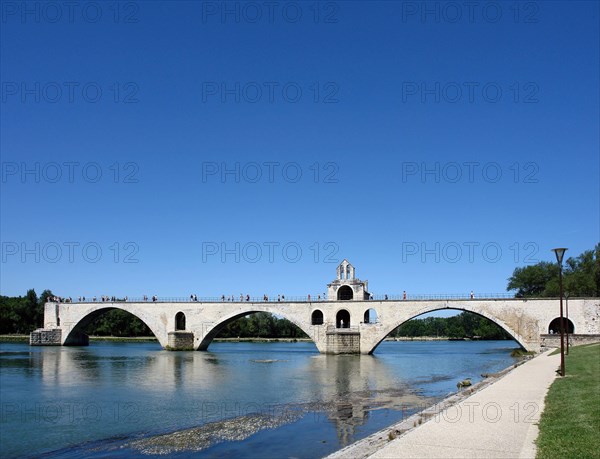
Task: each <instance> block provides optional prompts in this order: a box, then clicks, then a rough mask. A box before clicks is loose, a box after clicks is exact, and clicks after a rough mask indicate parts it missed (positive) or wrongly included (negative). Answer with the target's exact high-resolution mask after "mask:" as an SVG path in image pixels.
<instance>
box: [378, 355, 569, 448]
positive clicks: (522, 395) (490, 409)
mask: <svg viewBox="0 0 600 459" xmlns="http://www.w3.org/2000/svg"><path fill="white" fill-rule="evenodd" d="M550 352H551V351H547V352H545V353H544V354H541V355H540V356H538V357H536V358H534V359H532V360H530V361H528V362H526V363H525V364H523V365H521V366H519V367H518V368H516V369H514V370H513V371H511V372H510V373H509V374H507V375H506V376H504V377H503V378H501V379H500V380H498V381H497V382H495V383H493V384H492V385H490V386H488V387H485V388H483V389H481V390H480V391H479V392H476V393H475V394H473V395H472V396H471V397H468V398H466V399H465V400H463V401H462V402H460V403H458V404H457V405H454V406H451V407H449V408H447V409H446V410H444V411H442V412H441V413H439V414H437V415H436V416H434V417H433V418H431V419H430V420H429V421H427V422H424V423H423V425H421V426H419V427H418V428H417V429H414V430H411V431H409V432H408V433H406V434H405V435H404V436H402V437H399V438H397V439H395V440H392V441H391V442H390V443H388V444H387V445H386V446H384V447H383V448H382V449H380V450H379V451H377V452H376V453H375V454H373V455H372V456H370V458H373V459H375V458H378V459H384V458H385V459H399V458H436V459H437V458H534V457H535V453H536V447H535V444H534V441H535V439H536V438H537V435H538V427H537V423H538V422H539V419H540V415H541V413H542V411H543V409H544V398H545V396H546V393H547V392H548V388H549V387H550V384H552V382H553V381H554V379H555V377H556V369H557V368H558V366H559V365H560V355H553V356H550V355H548V354H549V353H550Z"/></svg>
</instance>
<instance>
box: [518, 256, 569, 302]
mask: <svg viewBox="0 0 600 459" xmlns="http://www.w3.org/2000/svg"><path fill="white" fill-rule="evenodd" d="M554 278H556V280H557V281H558V266H557V265H556V263H549V262H547V261H541V262H539V263H537V264H535V265H531V266H526V267H524V268H515V270H514V272H513V275H512V276H511V277H510V278H509V279H508V286H507V287H506V290H516V291H517V292H516V293H515V297H516V298H526V297H540V296H546V295H544V291H545V290H546V285H547V284H548V283H549V282H550V281H551V280H552V279H554Z"/></svg>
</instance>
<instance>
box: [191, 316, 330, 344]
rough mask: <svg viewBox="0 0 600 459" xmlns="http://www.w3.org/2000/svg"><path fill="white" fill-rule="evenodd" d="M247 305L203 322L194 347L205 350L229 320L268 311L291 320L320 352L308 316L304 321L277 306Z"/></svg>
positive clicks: (315, 333)
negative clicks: (217, 318)
mask: <svg viewBox="0 0 600 459" xmlns="http://www.w3.org/2000/svg"><path fill="white" fill-rule="evenodd" d="M249 306H250V307H249V308H248V309H247V310H244V311H237V312H235V313H233V314H229V315H227V316H224V317H223V318H220V319H219V321H218V322H216V323H211V324H203V328H204V329H203V330H202V331H201V333H200V334H199V335H198V336H202V339H201V341H200V344H199V345H198V346H197V347H196V349H197V350H199V351H205V350H207V349H208V346H209V345H210V343H211V342H212V341H213V340H214V339H215V337H216V336H217V335H218V334H219V332H220V331H221V330H222V329H223V328H224V327H225V326H227V325H228V324H230V323H231V322H234V321H236V320H237V319H240V318H242V317H244V316H247V315H249V314H255V313H257V312H268V313H270V314H275V315H278V316H281V317H283V318H284V319H286V320H289V321H290V322H292V323H293V324H294V325H296V326H297V327H298V328H299V329H300V330H302V331H303V332H304V333H306V334H307V335H308V337H309V338H310V339H311V340H312V341H313V342H314V343H315V346H317V349H318V350H319V351H321V352H322V350H321V349H320V342H319V340H318V331H316V329H315V328H314V327H313V326H312V325H310V318H309V317H307V318H306V319H307V320H306V321H302V320H300V319H298V318H297V317H296V316H295V315H294V314H290V313H288V312H286V311H285V310H282V309H279V308H272V307H261V306H259V305H256V304H254V305H249ZM315 325H318V324H315ZM318 328H320V327H318Z"/></svg>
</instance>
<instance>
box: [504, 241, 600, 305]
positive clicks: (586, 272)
mask: <svg viewBox="0 0 600 459" xmlns="http://www.w3.org/2000/svg"><path fill="white" fill-rule="evenodd" d="M563 287H564V291H565V293H568V294H569V295H570V296H572V297H575V296H578V297H598V296H600V244H597V245H596V247H595V248H594V250H587V251H585V252H583V253H582V254H581V255H579V256H577V257H570V258H568V259H567V261H566V262H565V264H564V267H563ZM506 290H509V291H510V290H516V293H515V297H517V298H527V297H557V296H559V295H560V279H559V269H558V264H557V263H550V262H547V261H542V262H540V263H537V264H535V265H531V266H526V267H522V268H516V269H515V270H514V272H513V275H512V276H511V277H510V278H509V279H508V286H507V287H506Z"/></svg>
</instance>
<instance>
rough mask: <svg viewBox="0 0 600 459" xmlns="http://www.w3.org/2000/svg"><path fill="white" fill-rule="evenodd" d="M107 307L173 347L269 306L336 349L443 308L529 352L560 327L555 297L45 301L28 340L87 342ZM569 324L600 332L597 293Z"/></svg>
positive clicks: (199, 341)
mask: <svg viewBox="0 0 600 459" xmlns="http://www.w3.org/2000/svg"><path fill="white" fill-rule="evenodd" d="M111 309H122V310H124V311H127V312H129V313H131V314H133V315H134V316H136V317H138V318H139V319H140V320H142V321H143V322H144V323H145V324H146V325H147V326H148V328H150V330H152V332H153V333H154V335H155V336H156V338H157V339H158V341H159V342H160V344H161V346H163V347H164V348H167V349H174V350H175V349H196V350H206V349H207V348H208V346H209V345H210V343H211V341H212V340H213V339H214V338H215V336H217V334H218V333H219V331H220V330H221V329H222V328H223V327H224V326H225V325H227V324H228V323H230V322H233V321H235V320H236V319H239V318H240V317H243V316H245V315H248V314H251V313H255V312H269V313H272V314H276V315H278V316H280V317H284V318H286V319H288V320H290V321H291V322H293V323H294V324H296V325H297V326H298V327H300V328H301V329H302V330H303V331H304V332H305V333H306V334H307V335H308V336H309V337H310V339H312V340H313V341H314V343H315V345H316V346H317V349H318V350H319V352H322V353H334V354H336V353H361V354H371V353H372V352H373V351H374V350H375V349H376V348H377V346H378V345H379V344H380V343H381V342H382V341H383V340H384V339H385V337H386V336H387V335H389V334H390V333H391V332H392V331H393V330H394V329H395V328H396V327H398V326H399V325H402V324H403V323H404V322H406V321H408V320H410V319H413V318H415V317H417V316H419V315H421V314H425V313H427V312H432V311H439V310H444V309H458V310H462V311H468V312H472V313H475V314H478V315H480V316H483V317H485V318H487V319H489V320H491V321H492V322H494V323H496V324H498V325H499V326H500V327H502V328H503V329H504V330H506V331H507V332H508V333H509V334H510V335H511V336H512V337H513V338H514V339H515V340H516V341H517V342H518V343H519V344H520V345H521V346H522V347H523V348H525V349H526V350H529V351H538V350H539V348H540V344H541V335H545V334H547V333H549V332H550V330H551V329H552V328H553V327H557V325H556V321H555V319H557V318H558V312H559V306H558V299H527V300H523V299H501V300H499V299H489V300H486V299H473V300H470V299H465V300H433V301H432V300H423V301H410V300H407V301H403V300H395V301H390V300H388V301H385V300H382V301H377V300H375V301H374V300H355V301H320V302H318V301H313V302H309V301H303V302H221V303H218V302H181V303H171V302H169V303H166V302H139V303H134V302H112V303H111V302H101V303H46V306H45V312H44V331H45V332H46V334H47V335H48V334H51V335H52V337H51V338H46V341H47V342H41V341H40V342H39V343H36V342H32V344H61V345H85V344H87V337H86V335H85V334H84V333H83V332H84V331H85V327H86V326H87V325H88V324H89V323H90V322H92V321H93V320H94V319H95V318H96V317H98V316H99V315H101V314H103V313H104V312H107V311H109V310H111ZM375 316H376V317H377V318H376V319H373V317H375ZM553 321H554V325H552V324H553ZM569 328H570V331H571V332H572V333H575V334H578V335H594V334H596V335H597V334H600V299H597V298H593V299H590V298H588V299H569ZM554 331H555V332H556V331H558V328H554ZM34 333H36V332H34ZM40 333H41V332H40ZM40 339H42V338H41V337H40Z"/></svg>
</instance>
